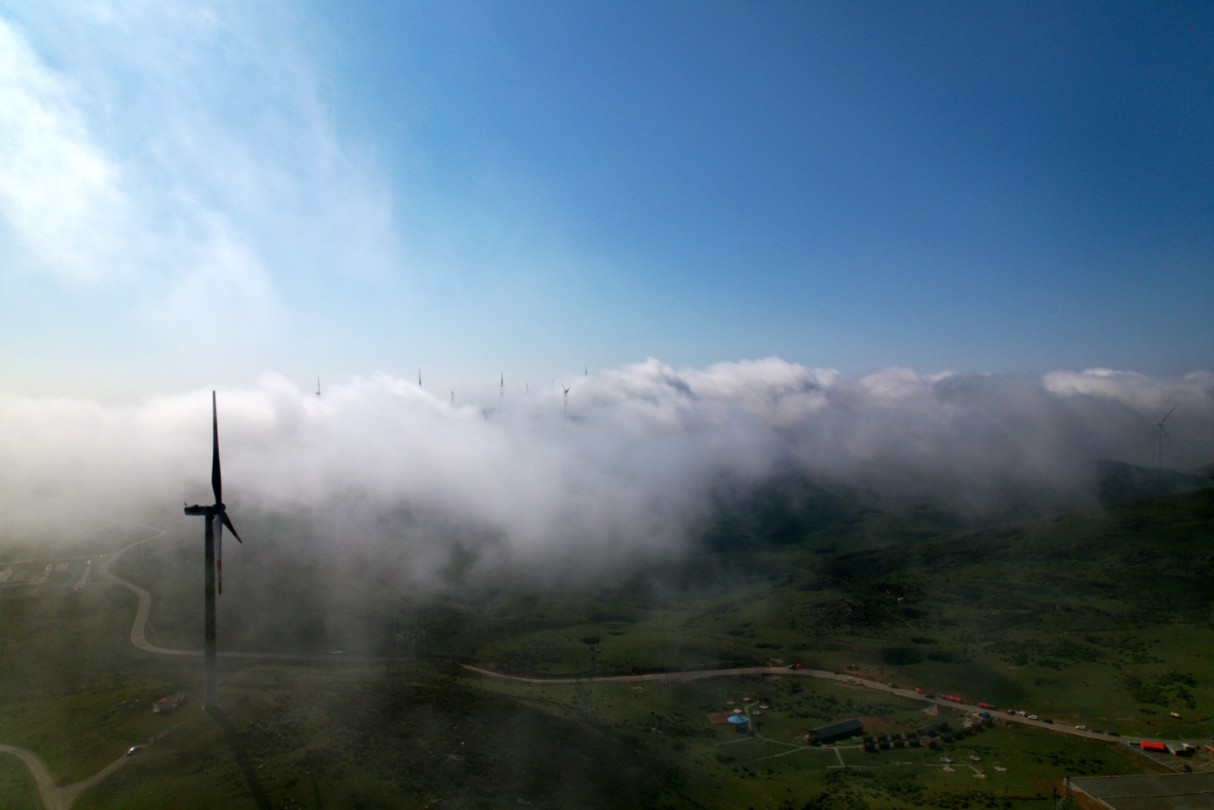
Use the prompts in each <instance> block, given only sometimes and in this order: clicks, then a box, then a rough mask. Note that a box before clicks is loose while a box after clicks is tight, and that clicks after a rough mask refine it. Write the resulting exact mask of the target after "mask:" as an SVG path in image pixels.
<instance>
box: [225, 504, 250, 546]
mask: <svg viewBox="0 0 1214 810" xmlns="http://www.w3.org/2000/svg"><path fill="white" fill-rule="evenodd" d="M219 522H220V523H222V524H223V525H224V526H227V527H228V531H230V532H231V533H232V536H233V537H235V538H236V542H237V543H240V544H242V545H243V544H244V541H243V540H241V539H240V535H239V534H237V532H236V527H235V526H233V525H232V519H231V518H230V517H228V513H227V512H224V513H223V514H222V515H220V517H219Z"/></svg>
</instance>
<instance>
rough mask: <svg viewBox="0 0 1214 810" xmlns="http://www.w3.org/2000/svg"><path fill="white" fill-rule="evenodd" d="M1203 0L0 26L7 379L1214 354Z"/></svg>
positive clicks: (1063, 365) (326, 8)
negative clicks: (650, 360) (649, 362)
mask: <svg viewBox="0 0 1214 810" xmlns="http://www.w3.org/2000/svg"><path fill="white" fill-rule="evenodd" d="M1212 324H1214V8H1212V7H1211V6H1210V5H1209V4H1208V3H1173V4H1166V5H1165V4H1153V3H1132V4H1124V3H1108V2H1102V3H1069V4H1055V3H1015V4H1013V3H919V4H910V3H864V4H861V3H764V4H758V3H662V4H655V3H623V2H620V3H616V2H613V3H544V2H530V3H525V4H519V3H443V4H438V3H340V4H333V3H312V4H247V3H231V4H226V3H216V4H207V3H181V4H176V3H147V4H132V3H114V4H112V5H109V4H106V3H102V2H96V3H72V4H63V5H54V4H44V3H24V2H4V3H0V348H2V349H3V355H4V358H5V360H4V362H3V364H2V365H0V393H8V394H29V395H49V394H69V395H85V396H93V397H102V398H114V397H123V396H126V395H129V394H131V393H137V394H141V395H142V394H149V393H157V392H164V391H173V390H180V389H182V388H197V387H210V386H213V385H221V386H222V385H242V384H246V383H247V382H248V381H250V380H253V379H255V378H257V377H258V376H259V375H260V374H261V373H263V372H276V373H279V374H282V375H284V376H285V377H287V378H289V379H296V380H299V381H300V384H301V385H309V384H310V383H309V382H308V381H309V380H311V379H313V378H314V377H315V376H316V375H318V374H319V375H320V376H322V377H325V378H326V379H334V380H341V379H347V378H349V377H351V376H354V375H360V374H367V373H371V372H376V371H383V372H387V373H390V374H398V375H401V376H404V377H410V378H411V377H412V376H413V375H415V374H416V371H417V369H418V368H421V369H422V371H423V375H424V376H425V377H426V379H427V380H428V381H432V382H428V385H433V386H434V387H435V388H437V389H440V390H445V389H446V388H447V387H452V386H454V387H460V388H462V389H465V390H467V389H469V388H470V389H472V390H476V389H477V387H478V386H479V387H480V388H482V389H483V391H484V392H493V391H494V388H495V386H496V382H497V379H498V374H499V373H500V372H503V371H504V372H505V374H506V376H507V382H508V384H509V385H512V386H513V385H518V386H520V387H521V385H522V384H524V382H527V383H530V384H531V385H541V384H545V383H548V382H550V381H551V380H552V379H553V378H556V377H560V376H561V375H568V374H573V373H577V372H578V371H580V370H582V369H583V368H584V367H586V366H589V367H590V368H591V369H592V370H599V369H604V368H614V367H620V366H622V365H626V364H629V363H635V362H638V361H642V360H644V359H645V358H647V357H655V358H658V359H659V360H661V361H662V362H664V363H667V364H670V365H672V366H675V367H685V366H689V367H705V366H708V365H710V364H712V363H715V362H718V361H729V360H741V359H746V358H762V357H768V356H779V357H782V358H784V359H786V360H789V361H791V362H794V363H799V364H803V365H805V366H807V367H812V368H833V369H838V370H840V371H841V372H843V373H845V374H853V375H855V374H864V373H866V372H869V371H872V370H874V369H879V368H882V367H886V366H905V367H909V368H913V369H916V370H918V371H920V372H923V373H931V372H935V371H940V370H950V369H951V370H960V371H975V372H990V373H996V374H1005V373H1012V374H1018V373H1026V374H1042V373H1045V372H1048V371H1050V370H1054V369H1072V370H1082V369H1085V368H1093V367H1101V368H1114V369H1122V370H1127V371H1136V372H1142V373H1144V374H1151V375H1175V374H1181V373H1184V372H1188V371H1193V370H1199V369H1207V370H1208V369H1210V368H1211V367H1214V363H1212V362H1211V347H1212V346H1214V325H1212Z"/></svg>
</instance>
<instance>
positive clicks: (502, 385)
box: [497, 371, 506, 401]
mask: <svg viewBox="0 0 1214 810" xmlns="http://www.w3.org/2000/svg"><path fill="white" fill-rule="evenodd" d="M505 396H506V372H504V371H503V372H502V379H501V382H499V383H498V384H497V398H498V400H499V401H500V400H502V399H504V398H505Z"/></svg>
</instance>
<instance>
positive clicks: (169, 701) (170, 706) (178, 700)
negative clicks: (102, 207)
mask: <svg viewBox="0 0 1214 810" xmlns="http://www.w3.org/2000/svg"><path fill="white" fill-rule="evenodd" d="M185 701H186V696H185V694H184V693H180V692H179V693H178V694H176V695H173V696H172V697H169V696H165V697H162V698H160V700H157V701H156V702H155V703H153V704H152V713H153V714H172V713H173V712H174V711H176V710H177V709H179V708H181V706H182V704H184V703H185Z"/></svg>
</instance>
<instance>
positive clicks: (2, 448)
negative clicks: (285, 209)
mask: <svg viewBox="0 0 1214 810" xmlns="http://www.w3.org/2000/svg"><path fill="white" fill-rule="evenodd" d="M564 384H565V385H569V386H570V391H569V395H568V414H567V416H566V414H565V404H566V403H565V398H564V394H563V392H562V386H561V383H560V382H559V381H558V383H557V384H555V385H554V386H552V387H551V388H546V389H535V390H533V391H532V393H530V394H529V395H516V396H506V397H504V398H502V399H501V400H500V401H499V400H497V398H496V397H495V398H494V401H492V402H490V403H486V404H485V406H484V407H482V406H480V405H471V404H458V403H457V404H452V403H451V402H450V401H449V399H448V398H447V397H444V396H435V395H434V394H432V393H431V392H429V391H427V390H426V389H424V388H420V387H418V386H417V385H416V384H415V382H413V381H411V380H406V379H402V378H397V377H392V376H388V375H376V376H372V377H366V378H358V379H354V380H351V381H348V382H344V383H335V384H332V385H328V386H326V389H325V391H324V395H323V396H321V397H318V396H316V395H315V393H314V392H313V391H311V390H309V389H308V388H307V387H301V386H299V385H297V384H296V383H294V382H292V381H289V380H287V379H284V378H282V377H279V376H275V375H266V376H264V377H263V378H262V379H261V380H259V381H258V382H257V384H255V385H253V386H251V387H249V388H245V389H238V390H221V391H219V393H218V400H219V423H220V440H221V444H222V450H223V471H224V482H225V487H226V490H225V495H226V496H227V497H226V500H227V501H228V503H229V506H230V508H231V510H232V514H233V515H234V517H235V518H236V520H237V525H238V526H241V525H242V524H241V520H240V519H241V517H242V516H248V515H264V514H273V513H278V514H287V513H291V514H294V515H296V516H298V517H300V518H302V519H305V520H307V521H310V522H311V523H312V524H313V525H314V526H316V527H317V534H318V536H319V537H321V538H323V537H326V536H329V537H331V538H332V539H331V540H330V541H327V542H332V543H334V544H340V545H357V544H358V543H359V542H360V536H359V535H360V529H359V527H369V526H373V525H379V526H381V527H382V526H383V525H384V524H385V521H389V522H390V518H389V517H388V516H390V515H394V514H396V515H399V514H411V515H414V516H415V517H416V516H417V515H422V514H424V515H429V516H441V518H442V520H443V521H444V522H446V523H447V525H451V526H454V525H462V526H465V527H468V528H469V529H471V530H473V531H474V532H477V533H479V535H480V536H487V537H492V538H493V539H494V542H493V549H494V550H493V551H492V553H491V556H495V557H497V558H502V559H505V560H508V561H510V562H513V563H519V564H526V563H527V562H528V561H534V560H537V559H542V558H546V557H550V556H558V557H565V558H576V557H578V556H579V555H593V556H594V557H595V558H596V559H600V560H603V559H606V560H612V559H616V560H622V559H630V558H635V557H636V556H638V555H650V554H658V555H661V554H667V553H677V552H678V550H679V549H680V548H682V547H683V546H684V544H685V542H686V540H687V536H688V534H689V533H694V531H695V530H696V529H697V527H699V526H701V525H702V523H701V522H700V521H702V520H703V519H704V517H705V515H707V514H709V513H710V511H711V509H712V507H713V498H714V497H715V496H716V495H718V494H719V492H720V490H719V487H720V485H721V482H722V481H728V482H730V485H733V486H738V487H741V488H744V487H746V486H748V485H759V484H762V483H763V482H765V481H767V480H770V479H771V477H772V476H777V475H787V474H788V473H789V472H790V471H793V472H798V473H802V474H804V475H805V476H807V477H809V478H810V479H812V480H815V481H819V482H822V483H824V484H827V485H847V486H853V487H863V488H865V489H866V490H869V491H874V492H876V493H878V494H885V495H896V496H900V495H909V496H915V497H920V496H927V497H935V498H937V499H940V500H941V501H943V502H946V503H951V504H953V505H955V506H958V507H959V508H962V509H965V510H984V509H991V508H997V507H998V506H999V505H1000V500H1001V499H1002V498H1005V497H1007V494H1008V493H1009V492H1017V493H1022V494H1023V493H1026V492H1027V493H1040V494H1041V496H1042V497H1043V498H1045V499H1047V500H1049V499H1053V500H1054V501H1055V502H1065V501H1080V502H1081V501H1084V500H1088V501H1089V502H1090V500H1091V496H1092V493H1093V491H1094V490H1093V486H1094V481H1093V478H1092V461H1094V460H1096V459H1113V460H1119V461H1126V462H1130V463H1134V464H1140V465H1145V466H1154V465H1155V464H1156V463H1157V461H1158V443H1157V441H1158V432H1157V428H1156V423H1157V422H1158V421H1159V419H1160V418H1162V417H1163V416H1164V415H1165V414H1166V413H1167V412H1168V411H1169V409H1171V408H1173V407H1175V412H1174V413H1173V414H1172V416H1171V417H1170V419H1169V420H1168V422H1167V428H1168V434H1169V437H1170V442H1165V444H1164V445H1163V461H1164V465H1165V466H1166V467H1169V468H1173V469H1180V470H1186V469H1191V468H1193V467H1196V466H1198V465H1204V464H1208V463H1210V462H1212V461H1214V374H1211V373H1208V372H1197V373H1193V374H1189V375H1186V376H1184V377H1178V378H1169V379H1160V378H1151V377H1145V376H1142V375H1139V374H1133V373H1129V372H1114V371H1105V370H1089V371H1084V372H1064V371H1059V372H1053V373H1050V374H1047V375H1045V376H1043V377H1040V378H1036V377H1007V376H984V375H964V374H951V373H943V374H934V375H924V374H919V373H916V372H913V371H910V370H906V369H886V370H882V371H878V372H875V373H872V374H868V375H865V376H862V377H845V376H842V375H840V374H838V373H836V372H833V371H822V370H814V369H809V368H805V367H802V366H799V365H796V364H793V363H788V362H785V361H783V360H780V359H778V358H768V359H763V360H756V361H743V362H735V363H721V364H718V365H714V366H711V367H708V368H702V369H673V368H670V367H668V366H665V365H663V364H662V363H660V362H658V361H656V360H649V361H647V362H644V363H640V364H637V365H632V366H627V367H624V368H619V369H615V370H610V371H607V372H604V373H602V374H599V375H596V376H593V377H590V376H587V377H583V376H577V377H572V378H570V379H568V380H566V381H565V382H564ZM0 419H2V420H3V424H4V425H5V430H4V432H3V434H2V435H0V525H2V527H3V528H2V529H0V541H10V542H11V541H21V540H30V539H34V540H42V539H46V538H50V539H53V538H55V537H69V538H74V537H80V536H82V535H84V534H85V533H87V532H89V531H90V530H91V529H92V528H94V527H97V526H102V525H114V524H122V523H129V522H131V521H149V522H153V523H155V524H157V525H161V524H164V527H165V528H170V529H174V530H175V529H176V528H180V526H179V524H181V523H182V522H183V521H184V518H183V517H182V515H181V512H180V504H181V503H182V501H183V500H184V501H188V502H190V503H197V502H203V503H209V502H210V500H209V499H210V491H209V465H210V396H209V392H207V391H203V390H199V391H192V392H186V393H181V394H176V395H172V396H166V397H158V398H154V399H149V400H146V401H142V402H139V403H136V404H131V405H125V406H103V405H99V404H95V403H91V402H86V401H81V400H74V399H30V398H20V397H4V398H0ZM341 526H347V527H350V528H347V529H345V530H343V529H341V528H340V527H341ZM183 530H184V529H183ZM452 536H453V535H451V534H450V533H444V532H440V531H435V532H431V533H428V534H427V533H414V534H409V533H406V536H405V537H399V538H394V542H398V543H404V544H410V543H412V544H414V545H415V546H416V548H413V549H411V553H410V555H409V556H411V557H413V558H414V559H416V560H425V561H428V562H427V563H425V564H423V565H422V566H421V568H420V569H419V570H425V569H426V567H427V566H429V567H430V568H434V567H438V566H440V565H442V564H443V562H444V561H445V560H446V559H448V557H449V554H450V549H449V548H448V547H447V545H448V544H450V543H451V542H452V539H451V538H452Z"/></svg>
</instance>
